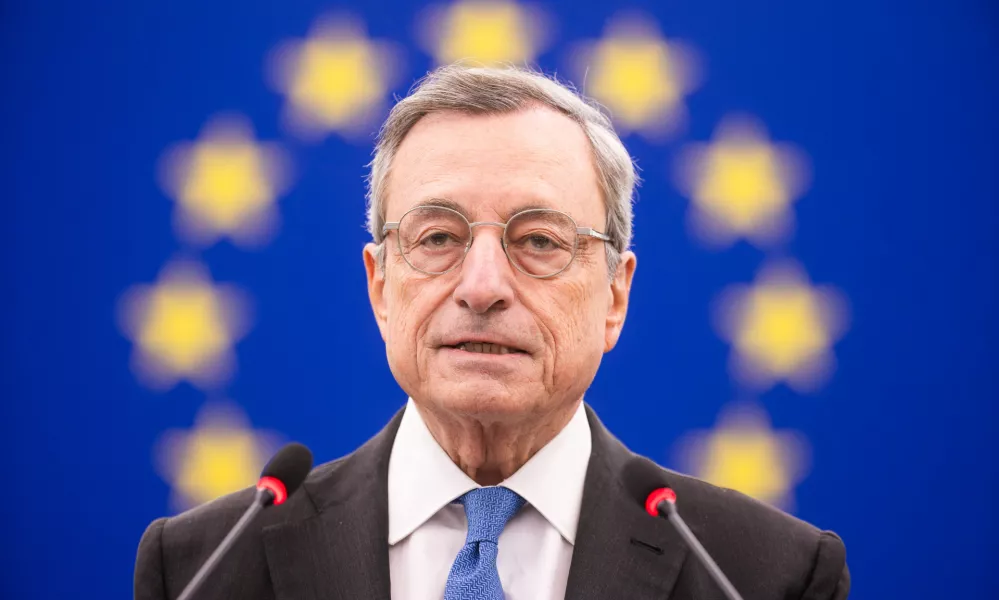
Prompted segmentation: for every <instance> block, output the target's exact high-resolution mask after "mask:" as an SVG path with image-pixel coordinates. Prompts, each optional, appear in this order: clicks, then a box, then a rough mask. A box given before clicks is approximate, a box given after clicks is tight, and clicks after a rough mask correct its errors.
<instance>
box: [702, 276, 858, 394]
mask: <svg viewBox="0 0 999 600" xmlns="http://www.w3.org/2000/svg"><path fill="white" fill-rule="evenodd" d="M716 322H717V325H718V329H719V332H720V333H721V335H722V336H723V337H724V338H725V339H726V340H728V341H729V342H731V344H732V370H733V374H734V375H735V377H736V378H737V379H739V380H740V381H742V382H743V383H745V384H747V385H750V386H751V387H761V388H766V387H770V386H772V385H773V384H774V383H776V382H777V381H782V380H783V381H787V383H788V384H789V385H790V386H791V387H792V388H794V389H797V390H800V391H806V390H811V389H814V388H816V387H818V386H819V385H820V384H821V383H823V382H824V381H825V379H826V378H827V377H828V376H829V375H830V374H831V372H832V369H833V366H834V356H833V353H832V345H833V343H834V342H836V341H837V340H838V339H839V338H840V337H841V336H842V334H843V332H844V330H845V325H846V308H845V301H844V300H843V299H842V296H841V295H840V294H839V292H837V291H836V290H834V289H832V288H828V287H813V286H811V285H810V283H809V281H808V278H807V276H806V275H805V273H804V271H803V270H802V269H801V268H800V267H799V266H797V265H795V264H793V263H790V262H785V263H776V264H772V265H768V266H766V267H764V268H763V269H762V270H761V272H760V274H759V275H758V276H757V280H756V282H755V283H754V284H753V285H752V286H750V287H747V286H732V287H730V288H729V289H728V290H726V291H725V292H724V293H723V294H722V296H721V298H720V300H719V303H718V307H717V312H716Z"/></svg>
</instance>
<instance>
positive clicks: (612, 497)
mask: <svg viewBox="0 0 999 600" xmlns="http://www.w3.org/2000/svg"><path fill="white" fill-rule="evenodd" d="M586 416H587V418H588V419H589V423H590V431H591V435H592V438H593V449H592V453H591V455H590V464H589V466H588V467H587V471H586V482H585V484H584V487H583V504H582V507H581V509H580V516H579V528H578V531H577V533H576V544H575V548H574V549H573V554H572V564H571V566H570V569H569V581H568V584H567V587H566V594H565V597H566V599H567V600H598V599H600V600H609V599H617V598H634V599H635V600H642V599H645V598H649V599H652V598H656V599H660V598H667V597H669V594H670V593H671V591H672V589H673V587H674V585H675V583H676V579H677V577H678V575H679V574H680V569H681V567H682V566H683V562H684V560H685V558H686V556H687V547H686V545H684V543H683V540H682V539H681V538H680V537H679V535H678V534H677V533H676V532H675V531H673V528H672V527H670V526H669V523H667V522H666V521H664V520H662V519H654V518H652V517H650V516H649V515H648V514H647V513H646V512H645V510H644V509H643V507H642V502H641V499H637V498H631V497H630V496H629V494H628V493H627V492H626V491H625V489H624V486H623V485H622V483H621V482H620V479H619V478H620V474H621V472H622V469H623V468H624V464H625V463H626V462H627V461H628V459H630V458H631V457H632V456H633V454H632V453H631V452H630V451H629V450H628V449H627V448H625V447H624V445H623V444H622V443H621V442H620V441H618V440H617V439H616V438H615V437H614V436H612V435H611V434H610V432H608V431H607V429H606V428H604V426H603V424H601V423H600V420H599V419H598V418H597V416H596V414H594V412H593V410H592V409H591V408H590V407H589V406H587V407H586Z"/></svg>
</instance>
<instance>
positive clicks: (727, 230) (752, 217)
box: [676, 116, 808, 246]
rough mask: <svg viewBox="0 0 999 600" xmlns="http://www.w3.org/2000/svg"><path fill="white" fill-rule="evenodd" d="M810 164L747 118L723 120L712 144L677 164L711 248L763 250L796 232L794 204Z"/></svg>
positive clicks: (694, 218)
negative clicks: (746, 243) (744, 245)
mask: <svg viewBox="0 0 999 600" xmlns="http://www.w3.org/2000/svg"><path fill="white" fill-rule="evenodd" d="M807 164H808V161H807V159H806V158H805V156H804V154H803V153H802V152H801V151H800V150H798V149H797V148H795V147H794V146H791V145H788V144H774V143H771V142H770V141H769V139H768V136H767V132H766V128H764V127H763V125H762V124H760V123H759V122H757V121H755V120H753V119H750V118H748V117H742V116H732V117H728V118H727V119H725V120H723V121H722V122H721V124H720V125H719V126H718V127H717V129H716V130H715V135H714V140H713V141H712V142H711V143H710V144H690V145H688V146H687V147H686V148H684V149H683V150H682V151H681V153H680V157H679V159H678V161H677V170H676V178H677V184H678V187H679V188H680V189H681V191H682V192H683V193H684V194H685V195H687V196H688V197H689V198H690V199H691V200H692V201H693V203H692V205H691V211H690V213H689V220H690V225H691V228H692V230H693V232H694V234H695V235H696V236H697V237H699V238H701V239H702V240H704V241H705V242H707V243H708V244H711V245H716V246H725V245H728V244H731V243H732V242H733V241H735V240H736V239H737V238H747V239H749V240H750V241H752V242H754V243H756V244H758V245H767V244H772V243H775V242H779V241H783V240H784V239H785V238H786V237H787V236H788V234H789V233H790V232H791V230H792V229H793V224H794V218H793V215H792V213H791V210H790V207H791V204H792V203H793V202H794V201H795V200H797V199H798V198H799V197H800V196H801V194H803V193H804V191H805V188H806V187H807V180H808V173H807V171H808V167H807Z"/></svg>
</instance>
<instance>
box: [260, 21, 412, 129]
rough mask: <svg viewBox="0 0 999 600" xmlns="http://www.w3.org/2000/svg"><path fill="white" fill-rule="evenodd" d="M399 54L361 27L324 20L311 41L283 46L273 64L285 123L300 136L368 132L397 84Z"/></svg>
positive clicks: (271, 69)
mask: <svg viewBox="0 0 999 600" xmlns="http://www.w3.org/2000/svg"><path fill="white" fill-rule="evenodd" d="M398 58H399V57H398V52H396V51H395V50H394V46H393V45H392V44H390V43H388V42H384V41H376V40H372V39H369V38H368V37H367V33H366V31H365V28H364V26H363V24H362V23H361V22H359V21H358V20H356V19H352V18H349V17H344V16H327V17H323V18H321V19H319V20H318V21H317V22H316V24H315V25H314V26H313V28H312V31H311V33H310V34H309V36H308V38H307V39H304V40H294V41H289V42H285V43H284V44H281V45H280V46H279V47H278V48H277V49H275V51H274V53H273V55H272V57H271V60H270V61H269V79H270V80H271V82H272V84H273V85H274V86H275V87H276V88H277V90H278V91H280V92H281V93H283V94H284V95H285V97H286V101H287V104H286V106H285V114H284V117H285V120H286V123H287V124H288V126H289V127H290V128H291V129H292V130H293V131H294V132H295V133H297V134H299V135H301V136H303V137H306V138H313V139H316V138H319V137H322V136H323V135H325V134H328V133H330V132H332V131H337V132H339V133H341V134H344V135H347V136H356V135H358V134H361V133H367V132H366V131H365V128H366V127H368V126H369V125H372V124H373V123H374V120H376V119H377V118H378V117H379V116H380V113H381V110H382V108H383V106H384V103H385V98H386V96H387V95H388V92H389V88H390V87H391V86H392V85H393V84H394V83H395V80H396V79H397V71H398V68H397V66H396V63H397V62H398Z"/></svg>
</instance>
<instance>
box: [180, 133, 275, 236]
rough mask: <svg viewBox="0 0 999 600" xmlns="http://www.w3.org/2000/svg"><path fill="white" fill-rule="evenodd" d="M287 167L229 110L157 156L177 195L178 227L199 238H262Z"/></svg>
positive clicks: (272, 219) (184, 233)
mask: <svg viewBox="0 0 999 600" xmlns="http://www.w3.org/2000/svg"><path fill="white" fill-rule="evenodd" d="M289 171H290V169H289V168H288V159H287V157H286V155H285V153H284V152H283V151H282V150H281V149H280V148H279V147H278V146H277V144H270V143H267V144H261V143H257V142H256V140H255V139H254V136H253V127H252V126H251V125H250V124H249V122H248V121H247V120H246V119H244V118H242V117H238V116H233V115H225V116H220V117H216V118H215V119H213V120H211V121H209V123H208V124H207V125H205V127H204V128H203V129H202V131H201V134H200V136H199V139H198V141H196V142H193V143H190V142H188V143H180V144H176V145H174V146H173V147H171V148H170V149H168V150H167V152H166V153H164V155H163V158H162V159H161V162H160V176H161V179H162V182H163V187H164V188H165V189H166V190H167V191H168V193H169V194H170V195H171V196H172V197H173V198H174V199H176V201H177V212H176V213H175V218H174V222H175V224H176V226H177V229H178V233H179V234H180V235H181V236H182V237H184V238H185V239H187V240H188V241H191V242H195V243H201V244H208V243H212V242H214V241H216V240H218V239H219V238H220V237H223V236H225V237H229V238H231V239H232V240H233V241H234V242H236V243H237V244H241V245H256V244H260V243H263V242H265V241H267V240H268V239H269V238H270V236H271V234H272V233H273V232H274V228H275V227H276V224H277V220H278V214H277V210H276V208H275V202H276V201H277V197H278V195H279V194H281V193H283V192H284V191H285V190H286V188H287V185H288V180H289V176H288V173H289Z"/></svg>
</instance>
